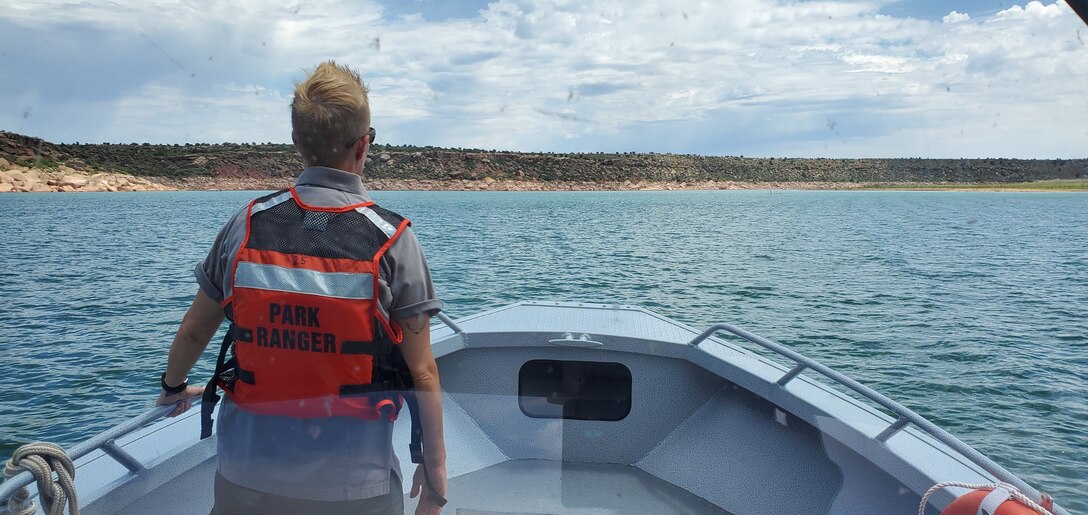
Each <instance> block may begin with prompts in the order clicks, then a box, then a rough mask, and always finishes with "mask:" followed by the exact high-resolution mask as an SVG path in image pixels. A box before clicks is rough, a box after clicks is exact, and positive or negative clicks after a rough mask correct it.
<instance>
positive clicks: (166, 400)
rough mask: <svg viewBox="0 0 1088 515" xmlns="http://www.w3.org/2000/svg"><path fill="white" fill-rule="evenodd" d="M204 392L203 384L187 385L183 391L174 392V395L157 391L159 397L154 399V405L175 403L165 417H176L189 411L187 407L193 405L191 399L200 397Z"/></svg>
mask: <svg viewBox="0 0 1088 515" xmlns="http://www.w3.org/2000/svg"><path fill="white" fill-rule="evenodd" d="M203 393H204V387H203V386H188V387H186V388H185V391H183V392H178V393H175V394H174V395H167V394H166V392H162V391H160V392H159V398H158V399H156V400H155V405H156V406H166V405H167V404H177V406H175V407H174V411H171V412H170V414H169V415H166V416H167V417H176V416H178V415H181V414H182V413H185V412H186V411H189V408H191V407H193V399H195V398H197V397H200V395H201V394H203Z"/></svg>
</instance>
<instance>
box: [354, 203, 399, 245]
mask: <svg viewBox="0 0 1088 515" xmlns="http://www.w3.org/2000/svg"><path fill="white" fill-rule="evenodd" d="M355 210H356V211H358V212H360V213H362V214H364V215H366V217H367V218H369V219H370V221H371V222H374V225H377V226H378V228H379V229H381V230H382V232H384V233H385V235H386V236H387V237H389V238H392V237H393V235H394V234H397V228H396V227H393V224H390V223H389V222H386V221H385V219H384V218H382V217H381V216H378V213H376V212H375V211H374V210H373V209H370V208H369V207H357V208H355Z"/></svg>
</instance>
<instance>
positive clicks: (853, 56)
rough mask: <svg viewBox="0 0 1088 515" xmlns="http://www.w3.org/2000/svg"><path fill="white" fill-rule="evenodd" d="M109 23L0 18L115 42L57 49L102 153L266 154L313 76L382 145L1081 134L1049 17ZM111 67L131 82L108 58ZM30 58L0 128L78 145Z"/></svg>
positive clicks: (969, 140)
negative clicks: (89, 97) (361, 97)
mask: <svg viewBox="0 0 1088 515" xmlns="http://www.w3.org/2000/svg"><path fill="white" fill-rule="evenodd" d="M122 4H123V5H116V7H108V8H107V7H101V6H99V7H91V6H88V5H87V4H78V5H75V6H72V5H68V4H67V3H65V2H60V1H57V0H46V1H44V2H35V3H34V4H33V5H34V8H33V9H31V8H29V7H28V4H16V5H15V6H13V8H12V9H8V10H7V11H5V12H4V13H0V23H5V22H6V23H9V24H13V25H15V26H17V27H20V28H21V29H23V30H24V32H26V33H29V34H35V33H41V34H46V33H48V34H49V35H50V39H48V40H47V41H45V45H46V48H48V45H57V46H64V44H65V42H64V41H63V39H64V38H65V37H69V38H71V39H73V40H75V39H77V38H76V36H75V35H74V34H75V33H78V31H79V30H85V31H97V32H98V34H99V36H100V37H98V39H96V41H97V40H104V41H106V42H107V43H104V45H108V44H109V42H110V41H113V42H115V43H116V44H115V45H113V46H108V48H107V47H102V48H95V47H94V46H93V45H90V46H87V45H84V46H86V48H82V47H79V46H78V45H70V46H72V47H73V48H72V50H73V51H74V52H75V55H71V56H70V58H71V59H73V60H77V59H78V60H85V61H87V62H99V61H105V63H104V64H103V67H102V68H101V73H102V74H103V77H96V78H94V80H92V81H91V82H92V83H95V82H98V81H101V82H103V83H111V84H113V83H114V82H115V83H117V85H116V86H111V87H115V88H116V90H117V91H116V94H115V95H113V96H112V97H111V96H110V95H109V94H108V93H109V92H108V91H104V92H103V93H102V95H101V96H103V97H105V98H96V99H95V101H94V102H91V101H82V102H79V103H78V104H79V105H78V107H75V109H76V110H77V111H79V112H81V113H87V114H86V115H87V116H93V115H92V114H90V113H93V112H96V110H99V111H102V114H101V116H100V117H102V118H105V119H107V120H111V121H110V122H109V123H106V124H105V125H104V126H103V127H102V128H101V129H100V130H98V131H97V133H96V134H98V135H100V136H99V137H101V138H104V139H112V140H122V141H130V140H141V141H142V140H144V139H146V138H149V137H156V138H161V140H162V141H171V142H172V141H187V140H189V139H188V138H190V137H194V136H193V135H199V136H200V137H205V136H207V137H208V138H211V137H221V138H223V139H232V138H236V139H239V140H242V141H252V140H259V141H263V140H266V139H270V140H273V141H287V140H288V139H289V134H290V130H289V127H288V116H287V103H288V102H289V97H290V94H291V88H292V81H293V80H297V79H299V78H301V76H302V72H301V71H300V70H301V69H303V68H307V67H310V66H312V65H313V64H315V63H316V62H318V61H320V60H322V59H325V58H329V57H332V58H336V59H338V60H341V61H343V62H347V63H350V64H352V65H354V66H356V67H358V68H359V69H360V70H361V71H362V72H363V75H364V78H365V79H366V80H367V82H368V83H369V85H370V87H371V101H372V105H373V109H374V119H375V125H376V126H378V124H380V126H379V128H380V129H381V130H380V132H381V139H382V141H386V142H394V143H414V144H421V145H427V144H431V145H447V146H464V147H482V148H508V149H515V150H554V151H562V150H579V151H596V150H604V151H625V150H643V151H651V150H652V151H675V152H698V153H705V154H721V153H733V154H745V155H759V154H766V155H828V156H840V155H843V156H846V155H857V156H865V155H892V156H894V155H910V156H913V155H934V156H951V157H957V156H968V157H970V156H989V155H994V156H998V155H1004V156H1010V157H1059V156H1060V157H1073V156H1078V155H1080V154H1081V153H1083V150H1081V149H1082V148H1083V141H1084V140H1085V137H1086V136H1088V134H1085V132H1086V131H1085V130H1084V127H1085V125H1086V123H1088V122H1086V121H1085V120H1088V102H1084V101H1083V99H1084V98H1085V96H1086V95H1085V94H1086V93H1088V89H1086V88H1088V57H1086V56H1088V53H1086V51H1085V48H1086V47H1085V46H1084V45H1083V44H1082V43H1080V42H1079V41H1078V38H1077V30H1078V29H1079V28H1081V26H1082V24H1081V22H1080V21H1079V19H1077V18H1076V16H1075V15H1074V14H1073V13H1072V11H1071V10H1070V9H1069V8H1068V7H1067V6H1065V5H1064V4H1061V3H1051V4H1042V3H1040V2H1035V1H1033V2H1030V3H1028V4H1026V5H1025V6H1023V7H1020V6H1014V7H1010V8H1009V9H1006V10H1003V11H1001V12H999V13H997V14H994V15H990V16H984V17H980V18H978V19H974V20H971V21H973V23H962V22H964V21H967V20H969V19H970V18H969V17H968V16H967V15H966V14H961V13H958V12H956V11H953V12H951V13H950V14H949V15H947V16H945V17H944V18H943V19H942V20H941V21H927V20H921V19H916V18H896V17H891V16H885V15H881V14H879V9H880V3H877V2H852V1H849V2H848V1H824V2H800V3H780V2H777V1H772V0H753V1H741V0H732V1H725V2H716V3H706V2H699V1H696V0H690V1H688V0H681V1H676V2H664V1H660V2H654V3H650V2H645V3H638V4H637V5H634V4H632V3H630V2H626V1H621V0H610V1H601V2H593V3H588V2H570V3H553V2H546V1H543V0H499V1H496V2H493V3H492V4H491V5H489V6H488V8H486V9H484V10H483V11H482V12H481V13H480V15H479V16H478V17H476V18H472V19H450V20H446V21H440V22H428V21H426V18H425V17H421V16H396V17H386V16H383V13H382V10H381V6H380V5H379V4H376V3H354V2H348V1H346V0H345V1H340V0H324V1H323V2H320V3H316V4H315V3H307V4H290V5H283V6H280V7H269V6H266V4H265V3H264V2H258V1H256V0H248V1H245V2H240V3H231V4H229V5H228V4H222V5H219V4H210V5H208V6H205V4H200V5H199V6H196V5H195V4H190V3H187V2H169V3H157V2H136V1H135V0H126V1H125V2H122ZM197 7H199V8H197ZM296 10H297V12H296ZM942 21H943V23H942ZM0 27H2V25H0ZM71 27H79V29H74V28H71ZM4 37H5V36H3V35H0V43H6V42H5V41H4ZM1082 37H1083V36H1082ZM57 38H59V39H60V40H61V41H57ZM125 49H128V50H125ZM126 51H127V52H132V53H133V55H132V56H126V57H125V59H127V62H130V63H132V64H131V69H128V66H129V65H128V64H127V62H120V61H119V59H120V58H117V57H116V56H115V54H118V53H121V52H126ZM40 52H41V53H42V54H41V57H40V62H38V64H39V65H40V67H35V68H34V69H33V70H32V71H30V72H22V73H21V74H20V75H19V76H15V75H14V74H10V75H9V74H7V73H6V72H5V71H3V69H4V68H6V66H0V82H4V83H5V84H6V85H7V86H11V85H12V84H14V86H15V87H14V88H12V89H11V91H12V93H10V94H8V93H5V97H8V96H9V95H10V96H11V97H12V98H18V99H19V102H20V103H23V104H27V105H33V106H34V114H33V116H32V117H30V118H28V119H23V118H21V117H20V116H21V115H20V113H21V112H22V111H21V110H19V109H16V110H13V111H10V112H9V111H6V110H0V125H2V126H3V127H4V128H9V127H10V128H11V130H27V131H30V132H34V133H35V134H37V135H41V136H45V137H47V138H53V139H58V138H64V139H67V140H75V139H81V140H84V141H86V140H89V139H92V138H91V137H89V136H80V135H74V134H72V133H71V130H69V129H63V128H62V126H59V125H50V122H49V121H50V120H61V119H63V116H61V114H60V113H52V114H51V113H49V111H50V109H60V107H50V106H62V105H67V106H72V105H75V104H76V103H77V102H76V100H75V99H74V98H69V99H67V101H65V100H66V99H65V98H57V97H56V93H52V95H53V97H52V98H50V95H51V93H50V91H51V89H50V88H49V87H47V86H46V85H44V84H46V83H47V82H49V81H53V82H54V83H55V82H56V81H57V79H56V78H55V77H53V73H54V71H53V70H52V69H53V68H55V67H58V66H61V65H62V64H63V63H61V62H49V59H56V57H55V55H62V54H60V53H59V52H58V53H57V54H50V53H48V52H47V51H46V50H41V51H40ZM63 55H67V54H63ZM111 59H112V61H111ZM112 68H118V69H122V70H123V71H122V72H121V73H115V72H113V71H111V69H112ZM9 69H10V68H9ZM111 73H115V75H116V77H106V75H107V74H111ZM7 79H12V80H7ZM64 79H65V80H71V79H69V78H67V77H64ZM107 79H108V80H107ZM54 89H55V88H54ZM103 89H104V90H107V89H109V88H107V87H106V86H103ZM110 98H112V100H109V99H110ZM176 105H182V106H196V107H191V108H188V109H185V110H183V111H184V112H181V111H178V109H177V107H176ZM111 106H112V109H114V110H115V111H116V113H127V114H111V113H110V112H108V111H109V109H111ZM68 108H71V107H68ZM138 113H146V115H143V114H138ZM156 113H158V114H156ZM159 118H164V119H169V120H184V123H181V122H179V123H176V124H175V123H174V122H170V123H166V124H162V123H159V122H158V120H159ZM35 120H40V122H37V121H35ZM258 120H260V121H259V122H258ZM828 120H833V121H834V122H835V123H828ZM38 123H40V125H36V124H38ZM87 125H90V124H87ZM258 125H259V126H258ZM77 126H78V124H77ZM191 127H199V129H192V128H191ZM829 127H831V128H829ZM66 131H67V132H66ZM961 131H962V132H961ZM254 133H257V134H262V135H261V136H260V137H256V136H255V135H253V136H247V134H254ZM58 134H59V135H61V136H57V135H58ZM277 135H278V136H277ZM927 135H932V137H929V136H927ZM1041 141H1046V143H1045V144H1042V143H1041Z"/></svg>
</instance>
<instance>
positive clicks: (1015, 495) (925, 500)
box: [918, 481, 1054, 515]
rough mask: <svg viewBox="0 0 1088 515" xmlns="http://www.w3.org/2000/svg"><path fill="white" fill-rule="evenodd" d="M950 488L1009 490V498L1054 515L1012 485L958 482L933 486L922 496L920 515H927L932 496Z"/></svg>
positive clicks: (1043, 513)
mask: <svg viewBox="0 0 1088 515" xmlns="http://www.w3.org/2000/svg"><path fill="white" fill-rule="evenodd" d="M948 486H955V487H959V488H968V489H971V490H996V489H998V488H1001V489H1004V490H1007V491H1008V492H1009V497H1010V498H1012V499H1016V500H1017V501H1020V502H1022V503H1024V504H1025V505H1027V506H1028V507H1029V508H1031V509H1033V510H1035V511H1037V512H1039V513H1040V515H1054V514H1053V513H1051V512H1050V510H1048V509H1046V508H1043V507H1042V506H1039V503H1037V502H1035V501H1033V500H1031V498H1030V497H1028V496H1026V495H1024V494H1022V493H1020V489H1019V488H1016V487H1015V486H1012V485H1010V484H1008V483H990V484H971V483H959V482H956V481H945V482H943V483H937V484H935V485H933V487H931V488H930V489H929V490H927V491H926V494H925V495H923V496H922V504H919V505H918V515H926V506H927V505H929V498H930V496H932V495H933V494H935V493H937V491H938V490H940V489H942V488H945V487H948ZM1043 495H1046V494H1043Z"/></svg>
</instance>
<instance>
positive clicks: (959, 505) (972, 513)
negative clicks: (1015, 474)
mask: <svg viewBox="0 0 1088 515" xmlns="http://www.w3.org/2000/svg"><path fill="white" fill-rule="evenodd" d="M991 492H993V489H980V490H975V491H973V492H969V493H966V494H963V495H961V496H959V497H957V498H956V500H954V501H952V503H951V504H949V505H948V506H947V507H945V509H944V510H943V511H941V515H978V514H979V513H987V512H984V511H979V510H980V508H981V507H982V501H983V499H985V498H986V496H987V495H990V493H991ZM1040 506H1042V507H1043V508H1046V509H1047V510H1051V509H1053V507H1054V501H1052V500H1051V499H1050V496H1048V495H1045V494H1044V495H1043V502H1042V503H1041V504H1040ZM988 515H1041V514H1040V513H1039V512H1038V511H1035V509H1034V508H1031V507H1029V506H1028V505H1026V504H1024V503H1022V502H1020V501H1018V500H1016V499H1015V498H1012V497H1009V498H1007V499H1005V500H1004V501H1003V502H1001V503H1000V504H999V505H998V506H997V509H996V510H994V511H993V512H992V513H988Z"/></svg>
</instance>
